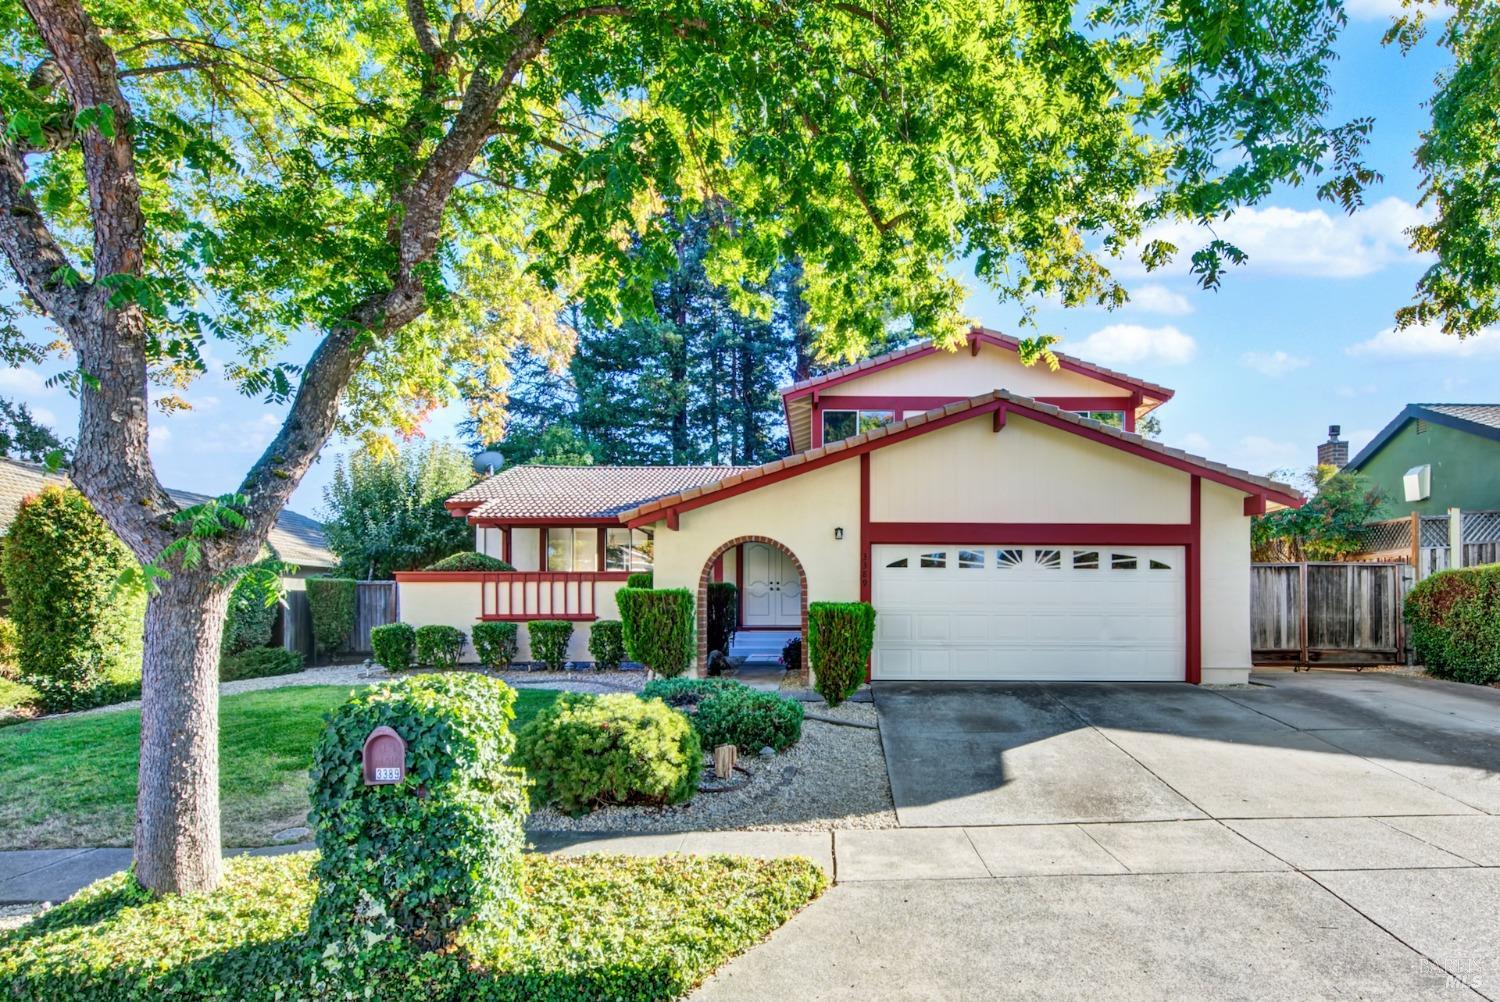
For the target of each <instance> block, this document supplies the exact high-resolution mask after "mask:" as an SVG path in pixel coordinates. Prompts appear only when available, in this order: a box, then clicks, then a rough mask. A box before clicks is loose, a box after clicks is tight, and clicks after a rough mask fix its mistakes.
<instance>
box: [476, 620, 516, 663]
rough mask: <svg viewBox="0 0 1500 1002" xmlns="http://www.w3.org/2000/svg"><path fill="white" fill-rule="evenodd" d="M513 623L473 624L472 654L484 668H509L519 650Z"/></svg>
mask: <svg viewBox="0 0 1500 1002" xmlns="http://www.w3.org/2000/svg"><path fill="white" fill-rule="evenodd" d="M519 633H520V630H519V628H518V627H517V624H515V623H475V624H474V653H475V654H476V655H477V656H478V658H479V663H480V664H482V665H484V666H485V667H486V668H509V667H510V663H511V662H512V661H514V660H515V659H516V651H518V650H519V649H520V639H519Z"/></svg>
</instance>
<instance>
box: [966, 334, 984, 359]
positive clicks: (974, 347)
mask: <svg viewBox="0 0 1500 1002" xmlns="http://www.w3.org/2000/svg"><path fill="white" fill-rule="evenodd" d="M983 343H984V342H983V341H981V340H980V339H979V338H977V337H971V338H969V357H970V358H978V357H979V346H980V345H981V344H983Z"/></svg>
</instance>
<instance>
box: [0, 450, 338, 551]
mask: <svg viewBox="0 0 1500 1002" xmlns="http://www.w3.org/2000/svg"><path fill="white" fill-rule="evenodd" d="M67 483H68V477H67V474H65V473H50V472H48V471H47V470H46V469H45V468H44V467H41V466H36V465H34V464H32V463H23V462H20V461H18V460H15V459H6V458H4V457H0V533H3V532H5V531H6V530H7V529H9V528H10V523H11V522H13V521H14V520H15V517H16V510H17V509H18V508H20V507H21V501H22V499H23V498H26V497H29V496H31V495H32V494H35V493H36V492H37V491H39V490H41V489H42V488H43V487H46V486H47V485H48V484H58V485H66V484H67ZM167 493H168V494H170V495H171V496H172V500H173V501H176V502H177V503H178V504H180V505H182V506H183V507H187V506H188V505H195V504H202V503H203V502H204V501H207V500H209V496H208V495H207V494H194V493H192V492H191V491H178V490H172V489H170V488H168V490H167ZM266 545H267V546H268V547H269V548H270V550H271V553H272V555H274V556H275V557H276V558H277V559H278V560H284V561H286V562H287V563H289V564H296V565H297V567H298V568H299V569H302V570H327V569H328V568H331V567H336V566H338V562H339V561H338V558H337V557H335V556H334V555H333V553H332V552H331V551H330V550H329V549H328V543H327V541H326V540H325V539H324V538H323V526H322V523H320V522H318V521H316V520H315V519H311V518H308V517H307V516H306V515H299V514H297V513H296V512H294V511H285V510H283V511H282V513H281V514H280V515H278V516H277V518H276V525H275V526H274V527H273V528H272V529H271V535H270V537H269V538H268V539H267V540H266Z"/></svg>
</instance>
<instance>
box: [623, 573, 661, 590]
mask: <svg viewBox="0 0 1500 1002" xmlns="http://www.w3.org/2000/svg"><path fill="white" fill-rule="evenodd" d="M654 580H655V576H654V575H653V574H652V572H651V571H636V572H635V573H634V574H632V575H630V577H628V578H626V579H625V587H626V588H650V587H652V582H653V581H654Z"/></svg>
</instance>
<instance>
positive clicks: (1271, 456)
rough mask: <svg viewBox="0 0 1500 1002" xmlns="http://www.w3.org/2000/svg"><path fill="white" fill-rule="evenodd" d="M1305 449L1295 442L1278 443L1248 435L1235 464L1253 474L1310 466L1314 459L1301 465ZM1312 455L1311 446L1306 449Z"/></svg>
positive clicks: (1263, 437)
mask: <svg viewBox="0 0 1500 1002" xmlns="http://www.w3.org/2000/svg"><path fill="white" fill-rule="evenodd" d="M1303 451H1304V447H1303V446H1301V445H1298V444H1297V443H1295V442H1278V441H1276V440H1275V439H1273V438H1267V437H1266V436H1264V435H1246V436H1245V437H1244V438H1242V439H1240V443H1239V450H1238V454H1237V455H1236V457H1235V460H1234V464H1235V465H1236V466H1239V467H1241V468H1243V469H1246V470H1249V471H1251V472H1252V473H1256V472H1266V471H1269V470H1279V469H1285V468H1287V467H1295V466H1310V465H1312V459H1311V458H1309V459H1308V460H1307V461H1306V462H1305V463H1299V462H1298V460H1299V459H1301V458H1302V453H1303ZM1306 451H1308V453H1309V455H1311V451H1312V450H1311V446H1308V447H1307V448H1306Z"/></svg>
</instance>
